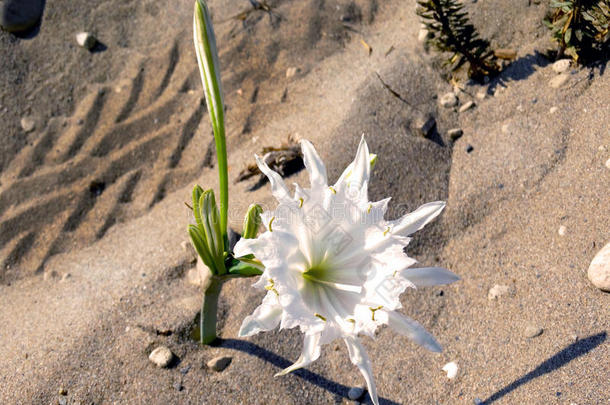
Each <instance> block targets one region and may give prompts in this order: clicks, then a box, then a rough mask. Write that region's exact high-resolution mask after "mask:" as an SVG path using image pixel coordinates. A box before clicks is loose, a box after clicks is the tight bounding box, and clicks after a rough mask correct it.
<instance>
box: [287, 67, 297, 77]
mask: <svg viewBox="0 0 610 405" xmlns="http://www.w3.org/2000/svg"><path fill="white" fill-rule="evenodd" d="M298 72H299V68H296V67H289V68H288V69H286V78H287V79H289V78H291V77H293V76H295V75H296V74H297V73H298Z"/></svg>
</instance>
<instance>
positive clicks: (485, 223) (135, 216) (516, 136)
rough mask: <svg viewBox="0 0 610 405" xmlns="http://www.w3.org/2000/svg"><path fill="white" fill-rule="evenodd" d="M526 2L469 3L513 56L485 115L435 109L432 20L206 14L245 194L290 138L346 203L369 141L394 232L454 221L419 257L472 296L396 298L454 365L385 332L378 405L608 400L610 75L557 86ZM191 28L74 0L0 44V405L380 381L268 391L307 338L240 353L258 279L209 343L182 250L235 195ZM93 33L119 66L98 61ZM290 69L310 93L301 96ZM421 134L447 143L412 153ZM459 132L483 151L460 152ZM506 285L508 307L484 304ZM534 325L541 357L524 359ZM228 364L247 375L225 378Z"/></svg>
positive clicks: (503, 302)
mask: <svg viewBox="0 0 610 405" xmlns="http://www.w3.org/2000/svg"><path fill="white" fill-rule="evenodd" d="M518 3H519V4H518V5H515V4H512V2H511V4H507V3H506V2H502V1H499V0H487V1H480V2H477V3H474V4H471V3H470V2H468V10H469V11H471V12H472V18H473V22H474V24H475V25H476V26H477V28H479V30H480V31H481V33H482V34H484V35H485V36H486V37H488V38H491V40H492V45H493V46H494V47H502V48H512V49H515V50H516V51H517V54H518V57H517V60H516V61H515V62H513V63H512V64H511V65H510V66H509V67H507V68H506V69H505V71H504V72H503V73H502V74H501V75H500V76H499V77H498V78H497V79H494V80H492V81H491V82H490V83H489V84H487V85H484V86H483V85H478V84H473V83H466V82H465V81H461V82H460V85H461V86H462V87H463V91H461V92H460V91H458V97H459V99H460V103H461V104H463V103H465V102H467V101H469V100H473V101H474V102H475V103H476V106H475V107H474V108H471V109H469V110H468V111H466V112H463V113H458V112H457V111H456V110H454V109H445V108H442V107H440V106H439V105H438V98H439V97H440V96H442V95H443V94H444V93H446V92H448V91H452V90H453V88H452V87H451V85H449V84H448V83H447V82H446V81H445V80H444V78H443V73H442V72H441V71H440V70H439V66H438V65H439V58H438V57H437V56H435V55H433V54H431V55H428V54H426V53H425V52H424V51H423V47H422V45H421V43H419V42H418V41H417V34H418V30H419V22H418V20H417V17H416V15H415V13H414V8H415V2H414V1H409V2H401V1H394V0H391V1H384V2H377V1H365V0H357V1H350V2H348V1H339V2H324V1H304V2H296V1H274V2H270V3H269V4H271V5H272V6H273V9H272V10H273V12H272V13H271V14H269V13H267V12H265V11H263V10H252V8H251V6H250V3H249V2H246V1H237V0H231V1H224V2H221V1H211V2H210V9H211V10H212V13H213V19H214V22H215V24H216V27H215V28H216V31H217V36H218V45H219V49H220V56H221V64H222V77H223V86H224V90H225V101H226V105H227V114H226V116H227V132H228V139H227V144H228V145H227V146H228V150H229V166H230V177H231V178H235V177H236V176H237V174H238V173H239V171H241V170H242V169H243V168H244V167H245V166H246V165H247V164H250V163H252V162H253V158H252V155H253V154H254V153H257V152H260V150H261V149H262V147H264V146H274V145H276V146H277V145H279V144H281V143H282V142H284V141H285V140H286V139H287V138H288V136H292V137H293V138H297V139H298V138H306V139H309V140H311V141H312V142H313V143H314V144H315V145H316V147H317V148H318V150H319V151H320V154H321V155H322V158H323V159H324V160H325V162H326V163H327V166H328V169H329V177H330V179H331V180H332V179H335V178H336V177H337V176H338V175H339V174H340V172H341V170H342V169H343V168H344V167H345V165H346V164H347V163H349V162H350V161H351V159H352V157H353V154H354V152H355V150H356V147H357V143H358V140H359V138H360V136H361V135H362V134H365V136H366V138H367V141H368V142H369V146H370V148H371V150H372V151H373V152H375V153H377V154H378V155H379V161H378V163H377V166H376V167H375V171H374V175H373V178H372V183H371V186H370V194H371V199H372V200H377V199H381V198H384V197H387V196H392V197H393V200H392V203H391V207H390V208H391V209H390V216H391V217H397V216H399V215H400V214H401V213H404V212H406V211H408V210H413V209H414V208H416V207H417V206H418V205H420V204H422V203H425V202H428V201H433V200H438V199H441V200H445V201H447V208H446V210H445V212H444V213H443V215H442V216H441V217H440V219H439V220H437V221H436V222H435V223H434V224H433V225H432V226H429V227H427V228H426V229H425V230H424V231H422V232H420V233H419V234H417V235H416V237H415V238H414V240H413V241H412V242H411V244H410V245H409V247H408V248H407V252H408V253H409V254H410V255H412V256H414V257H415V258H417V259H418V260H419V261H420V264H421V266H444V267H447V268H449V269H451V270H452V271H454V272H455V273H457V274H459V275H460V276H461V277H462V280H461V281H459V282H458V283H455V284H453V285H451V286H445V287H435V288H425V289H419V290H409V291H407V292H406V293H405V294H404V295H403V298H402V303H403V305H404V312H405V313H406V314H407V315H409V316H411V317H413V318H414V319H417V320H418V321H420V322H421V323H422V324H423V325H425V326H426V328H428V330H429V331H431V332H432V333H433V334H434V335H435V336H436V337H437V339H438V341H439V342H440V343H441V344H442V346H443V347H444V351H443V353H441V354H433V353H429V352H426V351H425V350H424V349H422V348H419V347H417V346H416V345H414V344H413V343H411V342H409V341H408V340H407V339H406V338H402V337H398V336H396V335H395V334H394V333H393V332H392V331H391V330H389V329H387V328H382V329H381V330H380V331H379V333H378V336H377V337H376V339H375V340H372V339H368V338H367V339H364V342H365V346H366V347H367V349H368V350H369V354H370V357H371V359H372V362H373V369H374V373H375V377H376V381H377V384H378V390H379V394H380V397H381V401H382V403H385V404H393V403H396V404H403V403H411V404H430V403H438V404H473V403H475V401H477V400H480V401H484V403H487V404H491V403H493V404H496V403H497V404H518V403H527V404H555V403H556V404H570V403H575V404H579V405H580V404H607V403H608V401H609V400H610V397H609V395H608V392H610V378H609V376H610V364H609V363H608V359H609V358H610V345H609V343H608V338H607V334H608V330H609V328H610V309H609V308H610V305H609V304H610V295H609V294H608V293H604V292H602V291H600V290H598V289H596V288H595V287H594V286H593V285H592V284H591V283H590V282H589V281H588V279H587V275H586V272H587V267H588V265H589V263H590V261H591V260H592V258H593V257H594V255H595V254H596V253H597V251H598V250H599V249H600V248H601V247H602V246H603V245H605V244H606V243H607V242H608V241H609V240H610V233H609V232H608V230H609V229H610V217H609V216H608V211H609V208H608V207H610V194H609V193H608V189H609V187H610V170H608V168H606V167H605V162H606V161H607V160H608V158H609V157H610V132H609V130H608V125H607V123H608V122H609V121H610V110H609V109H608V105H609V104H610V96H609V94H610V79H609V78H608V75H607V74H605V62H604V63H602V64H600V65H597V66H595V67H592V68H571V69H570V71H569V78H568V80H567V82H566V83H565V84H564V85H563V86H561V87H559V88H553V87H551V86H550V85H549V81H550V80H551V79H552V78H553V77H556V73H555V72H554V71H553V70H552V68H551V61H549V60H547V59H546V58H545V57H544V56H543V54H544V52H545V51H546V50H547V49H548V48H549V47H550V42H549V38H548V33H547V32H546V30H545V29H544V27H542V26H541V24H540V19H541V17H542V16H543V15H544V13H545V10H546V5H545V4H535V3H536V2H532V4H531V5H529V6H528V3H529V2H528V1H525V0H523V1H519V2H518ZM242 12H245V14H244V15H245V18H244V19H243V20H241V19H239V18H236V16H238V15H239V14H240V13H242ZM191 13H192V4H191V2H190V1H182V0H181V1H176V2H172V5H171V6H168V7H165V8H164V7H162V6H161V5H160V4H159V3H158V2H153V1H149V0H145V1H141V2H136V1H119V0H110V1H106V2H97V3H94V4H91V3H90V2H85V1H81V0H77V1H68V0H56V1H52V2H47V4H46V8H45V12H44V16H43V20H42V24H41V27H40V30H39V31H38V32H37V33H36V34H34V35H32V36H30V37H26V38H18V37H15V36H13V35H12V34H8V33H6V32H0V66H1V69H2V72H3V74H2V75H0V122H2V123H3V125H2V130H1V132H0V136H1V137H2V142H1V143H0V145H1V146H0V170H1V172H0V263H1V264H2V268H1V270H0V320H1V322H2V323H1V328H0V359H2V363H1V364H2V366H3V367H2V370H1V371H0V398H1V401H2V402H3V403H19V404H22V403H23V404H29V403H32V404H40V403H44V404H48V403H58V401H60V400H62V401H63V400H64V399H65V400H67V402H68V403H83V404H91V403H94V404H106V403H134V404H139V403H154V404H165V403H180V404H182V403H184V404H190V403H193V404H201V403H205V404H242V403H247V404H250V403H252V404H269V403H280V404H325V403H351V402H352V401H350V400H348V399H347V393H348V390H349V388H350V387H353V386H359V385H361V384H363V380H362V378H361V376H360V374H359V373H358V371H357V369H356V368H355V367H354V366H352V365H351V363H350V362H349V359H348V356H347V350H346V349H345V347H344V346H343V345H342V344H339V342H336V343H333V344H330V345H328V346H326V347H325V348H324V350H323V354H322V356H321V358H320V360H318V361H317V362H316V363H314V364H312V365H311V366H310V367H308V368H307V369H305V370H301V371H298V372H296V373H293V374H292V375H288V376H284V377H278V378H274V377H273V375H274V374H275V373H277V372H278V371H279V370H280V369H281V368H283V367H286V366H288V365H289V364H290V363H291V362H293V361H295V360H296V359H297V357H298V356H299V354H300V350H301V344H302V337H301V335H300V334H299V333H298V331H295V330H287V331H275V332H269V333H264V334H260V335H258V336H255V337H252V338H248V339H238V338H237V332H238V330H239V326H240V324H241V321H242V320H243V318H244V317H245V316H246V315H248V314H249V313H251V311H252V310H253V309H254V308H255V307H256V305H258V302H259V301H260V299H261V298H262V293H261V292H260V291H257V290H255V289H253V288H251V286H250V285H251V284H252V282H253V280H252V279H242V280H233V281H230V282H228V283H226V284H225V285H224V287H223V291H222V294H221V305H220V311H219V319H220V321H219V334H220V336H221V338H222V339H221V340H220V341H219V343H218V344H217V345H216V346H214V347H200V346H199V345H198V344H197V343H196V342H194V341H192V340H191V338H190V331H191V328H192V326H193V325H194V324H195V322H196V318H197V314H198V311H199V305H200V298H201V291H200V290H199V287H197V286H194V285H192V284H190V283H189V282H188V277H187V274H188V273H189V271H190V269H191V268H192V267H193V266H194V264H193V263H192V256H191V254H190V253H189V252H188V251H184V250H183V249H182V248H181V246H180V245H181V243H182V242H183V241H185V240H187V239H188V238H187V234H186V226H187V224H188V223H189V221H190V220H191V219H190V216H189V210H188V209H187V208H186V207H185V205H184V202H185V201H189V199H190V190H191V188H192V186H193V185H194V184H195V183H198V184H201V185H202V186H204V187H206V188H208V187H216V185H217V179H216V172H215V168H214V159H213V149H210V148H212V146H211V145H212V144H211V142H212V135H211V127H210V124H209V120H208V117H207V112H206V110H205V106H204V105H202V98H201V97H202V91H201V85H200V82H199V77H198V72H197V67H196V60H195V56H194V52H193V47H192V44H191V41H192V38H191V36H192V33H191ZM82 30H87V31H91V32H93V33H94V34H95V35H96V36H97V38H98V39H99V40H100V42H102V43H103V47H100V48H96V51H95V52H93V53H89V52H88V51H87V50H84V49H82V48H79V47H78V45H77V44H76V40H75V34H76V33H77V32H79V31H82ZM361 40H362V41H364V42H365V43H366V44H368V45H369V46H370V47H371V48H372V53H371V54H370V55H369V53H368V49H367V48H366V47H365V46H364V45H363V44H362V42H361ZM289 68H296V74H295V75H294V76H291V77H286V71H287V69H289ZM293 70H294V69H293ZM379 77H381V78H382V80H383V81H384V82H385V83H386V84H387V85H388V86H390V87H391V88H392V89H393V90H394V91H395V92H396V93H398V94H400V95H401V98H402V99H403V100H401V99H399V98H397V97H395V96H394V95H393V94H391V93H390V92H389V91H388V89H387V88H385V87H384V86H383V84H382V83H381V81H380V79H379ZM480 92H484V93H485V94H486V97H485V98H484V99H480V98H478V97H476V96H475V95H476V94H477V93H480ZM552 107H554V109H553V111H554V112H551V108H552ZM427 114H431V115H433V116H434V117H435V119H436V123H437V125H436V131H435V134H434V135H433V136H432V137H431V138H423V137H421V136H419V135H417V134H416V133H415V131H414V130H413V127H414V125H415V122H416V121H417V120H418V119H419V118H421V117H422V116H427ZM23 117H32V118H33V119H34V121H35V123H36V126H35V129H34V130H33V131H31V132H29V133H25V131H24V130H22V128H21V126H20V121H21V119H22V118H23ZM456 127H459V128H462V129H463V131H464V135H463V136H462V137H461V138H460V139H458V140H457V141H455V142H453V141H452V140H451V139H450V138H449V136H447V131H448V130H449V129H451V128H456ZM468 150H470V152H468ZM287 181H288V182H289V183H292V182H298V183H301V184H303V183H305V182H306V181H308V178H307V175H306V173H305V172H304V171H302V172H299V173H297V174H295V175H293V176H290V177H289V178H288V179H287ZM254 182H255V180H253V181H249V182H241V183H236V184H231V186H230V187H231V193H232V194H231V211H230V222H231V226H232V227H233V228H234V229H237V230H239V229H240V227H241V220H242V216H243V213H244V211H245V208H246V207H247V206H248V204H249V203H251V202H258V203H260V204H262V205H264V206H267V207H273V205H274V201H273V199H272V198H271V196H270V192H269V187H268V186H267V185H266V186H263V187H261V188H259V189H257V190H256V191H248V190H249V188H250V187H251V186H252V184H253V183H254ZM561 226H564V227H565V232H564V235H560V234H559V232H558V230H559V228H560V227H561ZM494 285H505V286H508V287H509V288H508V290H509V293H508V294H506V295H503V296H500V297H498V298H497V299H495V300H489V299H488V290H489V289H490V288H492V287H493V286H494ZM528 328H530V329H531V328H540V329H542V334H541V335H539V336H536V337H526V335H527V330H528ZM159 345H166V346H167V347H169V348H170V349H171V350H172V352H173V353H174V354H175V355H176V357H177V359H176V360H175V361H174V362H173V363H172V365H171V367H169V368H166V369H161V368H157V367H156V366H155V365H154V364H153V363H151V362H150V361H149V360H148V355H149V354H150V352H151V351H152V350H153V349H154V348H155V347H157V346H159ZM221 355H222V356H231V357H232V358H233V360H232V362H231V364H230V365H229V367H228V368H227V369H226V370H224V371H222V372H215V371H212V370H209V369H208V368H207V367H206V362H207V361H209V360H210V359H212V358H214V357H216V356H221ZM450 361H455V362H456V363H457V364H458V366H459V370H458V373H457V376H456V378H454V379H451V380H449V379H448V378H447V377H446V374H445V373H444V372H443V371H442V367H443V365H445V364H446V363H448V362H450ZM60 389H63V390H65V393H66V394H67V395H60V393H59V392H60ZM363 401H364V402H365V403H367V401H369V400H368V398H367V399H363Z"/></svg>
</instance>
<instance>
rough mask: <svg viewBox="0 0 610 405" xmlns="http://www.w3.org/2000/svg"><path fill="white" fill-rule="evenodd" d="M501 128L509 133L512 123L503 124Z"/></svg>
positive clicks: (505, 132) (503, 131) (504, 132)
mask: <svg viewBox="0 0 610 405" xmlns="http://www.w3.org/2000/svg"><path fill="white" fill-rule="evenodd" d="M501 130H502V133H503V134H508V133H509V132H510V125H509V124H504V125H502V128H501Z"/></svg>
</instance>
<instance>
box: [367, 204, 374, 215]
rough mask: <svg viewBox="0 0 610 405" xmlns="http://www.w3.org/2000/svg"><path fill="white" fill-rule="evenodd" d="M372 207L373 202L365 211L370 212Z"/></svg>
mask: <svg viewBox="0 0 610 405" xmlns="http://www.w3.org/2000/svg"><path fill="white" fill-rule="evenodd" d="M372 209H373V204H369V207H368V208H367V209H366V213H367V214H370V213H371V210H372Z"/></svg>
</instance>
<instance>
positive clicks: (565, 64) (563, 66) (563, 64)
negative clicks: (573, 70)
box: [552, 59, 571, 73]
mask: <svg viewBox="0 0 610 405" xmlns="http://www.w3.org/2000/svg"><path fill="white" fill-rule="evenodd" d="M570 62H571V61H570V59H559V60H558V61H557V62H555V63H553V66H552V69H553V71H554V72H555V73H565V72H566V71H567V70H568V69H569V68H570Z"/></svg>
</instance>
